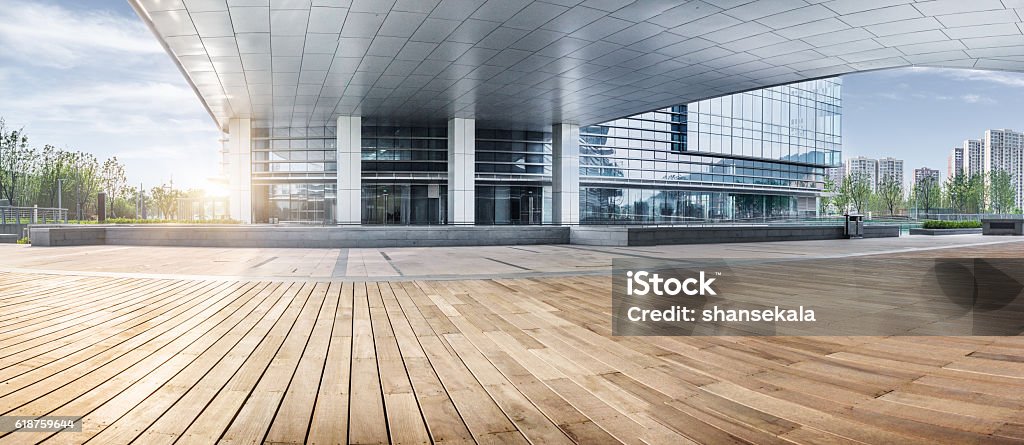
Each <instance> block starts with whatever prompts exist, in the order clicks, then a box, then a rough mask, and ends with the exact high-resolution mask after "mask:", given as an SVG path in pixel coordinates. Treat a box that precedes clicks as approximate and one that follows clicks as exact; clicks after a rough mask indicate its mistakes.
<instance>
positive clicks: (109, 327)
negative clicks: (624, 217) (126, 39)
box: [0, 249, 1024, 444]
mask: <svg viewBox="0 0 1024 445" xmlns="http://www.w3.org/2000/svg"><path fill="white" fill-rule="evenodd" d="M980 253H985V252H984V250H983V249H982V250H981V251H980ZM610 286H611V280H610V278H609V277H600V276H587V277H552V278H529V279H501V280H463V281H404V282H373V281H369V282H354V283H353V282H314V281H309V282H276V281H217V280H209V281H205V280H175V279H126V278H101V277H79V276H54V275H44V274H29V273H0V414H2V415H27V416H42V415H74V416H84V422H83V424H84V429H83V431H82V432H76V433H58V434H53V433H27V432H14V433H0V443H96V444H122V443H145V444H150V443H168V444H169V443H215V442H223V443H245V444H250V443H316V444H340V443H357V444H374V443H407V444H411V443H444V444H448V443H535V444H539V443H544V444H547V443H556V444H557V443H600V444H604V443H616V442H618V443H629V444H643V443H646V444H655V443H658V444H660V443H665V444H678V443H901V444H905V443H910V444H914V443H919V444H935V443H940V444H942V443H948V444H960V443H1022V442H1024V338H1021V337H1002V338H997V337H893V338H875V337H700V338H696V337H678V338H676V337H642V338H631V337H611V336H610V322H609V320H610V309H611V308H610V301H609V298H608V296H609V295H610Z"/></svg>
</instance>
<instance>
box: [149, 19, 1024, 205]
mask: <svg viewBox="0 0 1024 445" xmlns="http://www.w3.org/2000/svg"><path fill="white" fill-rule="evenodd" d="M129 2H130V3H131V5H132V6H133V7H134V8H135V9H136V11H137V12H138V14H139V16H140V17H141V18H142V19H143V21H144V22H145V23H146V24H147V25H148V26H150V27H151V29H152V30H153V32H154V34H155V35H156V36H157V37H158V39H159V40H160V42H161V44H162V45H164V47H165V49H166V50H167V51H168V53H169V54H170V55H171V56H172V58H173V60H174V61H175V63H177V64H178V66H179V68H180V69H181V71H182V73H183V74H184V75H185V77H186V78H187V80H188V81H189V83H190V84H191V86H192V87H193V89H194V90H195V91H196V93H197V95H198V96H199V98H200V100H201V101H202V102H203V105H204V106H205V107H206V108H207V110H208V111H209V112H210V115H211V116H212V117H213V118H214V120H215V121H216V123H217V125H218V126H219V127H220V129H221V130H222V131H223V132H224V133H226V134H227V135H228V136H227V138H228V140H227V142H226V143H225V152H226V153H227V155H226V157H227V164H228V171H229V175H228V176H229V184H230V189H231V197H232V199H231V214H232V215H233V216H234V217H235V218H237V219H240V220H242V221H245V222H263V221H270V220H272V219H277V220H280V221H300V222H302V221H306V222H318V223H331V222H338V223H342V224H359V223H401V224H417V223H448V224H468V223H481V224H487V223H494V224H504V223H509V224H513V223H520V224H528V223H537V222H548V221H550V222H551V223H556V224H576V223H579V222H580V221H581V218H583V219H585V220H587V221H594V222H598V221H644V220H650V219H655V220H666V221H675V220H679V219H680V218H691V217H705V215H706V217H708V218H712V219H719V218H721V219H729V218H746V217H748V216H753V217H756V216H757V215H761V216H771V215H790V214H798V213H799V212H801V211H806V209H809V208H812V207H813V206H811V205H810V202H811V201H813V199H814V196H815V194H816V193H817V189H819V188H820V184H821V182H822V176H823V174H824V168H826V167H834V166H837V165H838V163H839V161H840V160H839V147H840V143H841V141H840V140H839V134H840V130H839V129H840V127H839V116H840V112H841V109H840V106H841V104H840V102H839V90H840V86H839V83H838V82H836V81H834V80H828V79H829V78H831V77H834V76H837V75H840V74H843V73H849V72H855V71H863V70H874V69H882V68H891V67H902V66H912V65H919V66H954V67H963V66H970V67H973V68H979V69H985V68H999V69H1013V66H1015V64H1017V65H1022V66H1024V62H1020V61H1015V60H1007V59H1005V58H1003V57H1001V55H1003V53H1002V52H999V51H998V50H999V49H1000V48H1002V47H1004V46H1005V45H1004V44H1003V40H1005V39H1004V38H1002V37H990V36H989V35H988V34H979V33H978V32H975V31H974V29H975V28H972V27H976V26H980V25H987V24H989V23H990V22H991V17H990V16H991V15H993V14H1000V15H1007V14H1009V15H1012V16H1014V17H1016V16H1015V15H1014V11H1013V9H1012V8H1007V7H1006V6H1004V5H1002V4H999V3H997V2H923V3H916V4H914V5H908V4H891V5H890V4H885V5H880V4H875V3H874V2H861V1H854V0H836V1H832V2H826V3H812V2H803V1H796V2H787V1H782V2H773V1H754V2H736V3H732V2H727V3H728V4H726V3H719V2H712V3H707V2H685V3H677V2H636V1H631V0H611V1H594V0H587V1H577V2H545V1H532V0H526V1H515V2H512V1H505V0H403V1H398V2H394V1H390V0H389V1H375V0H353V1H348V0H315V1H310V0H299V1H274V0H245V1H217V0H186V1H177V0H174V1H170V0H129ZM904 25H906V26H904ZM921 26H927V29H924V28H922V27H921ZM965 48H970V49H971V51H966V50H964V49H965ZM988 49H993V50H994V51H989V52H986V50H988ZM809 79H825V80H809ZM780 85H789V86H780ZM739 92H744V93H740V94H736V93H739ZM730 94H734V95H733V96H729V99H710V98H720V97H723V96H728V95H730ZM726 103H728V105H727V104H726ZM684 105H685V106H684ZM650 110H658V111H650ZM691 115H692V117H691ZM627 116H631V117H627ZM684 125H685V126H686V130H685V132H684V131H683V130H682V127H683V126H684ZM673 138H678V140H675V139H673ZM620 174H621V176H619V175H620ZM680 193H683V194H680ZM680 209H682V210H680Z"/></svg>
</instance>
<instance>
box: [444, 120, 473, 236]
mask: <svg viewBox="0 0 1024 445" xmlns="http://www.w3.org/2000/svg"><path fill="white" fill-rule="evenodd" d="M475 218H476V121H475V120H473V119H463V118H458V117H457V118H453V119H451V120H449V121H448V224H473V222H474V220H475Z"/></svg>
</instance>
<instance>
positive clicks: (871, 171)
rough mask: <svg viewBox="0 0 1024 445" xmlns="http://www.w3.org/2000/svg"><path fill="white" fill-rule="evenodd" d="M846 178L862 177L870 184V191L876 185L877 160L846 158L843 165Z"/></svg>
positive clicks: (858, 157)
mask: <svg viewBox="0 0 1024 445" xmlns="http://www.w3.org/2000/svg"><path fill="white" fill-rule="evenodd" d="M843 170H844V171H845V173H846V176H863V177H865V178H867V179H868V183H869V184H871V190H874V189H875V186H877V185H878V160H877V159H872V158H868V157H865V156H857V157H853V158H846V162H845V163H844V164H843Z"/></svg>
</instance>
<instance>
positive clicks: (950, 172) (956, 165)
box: [915, 147, 964, 179]
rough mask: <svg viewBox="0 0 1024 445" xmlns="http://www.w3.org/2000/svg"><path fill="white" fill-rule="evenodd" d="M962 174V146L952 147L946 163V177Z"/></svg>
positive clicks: (950, 177)
mask: <svg viewBox="0 0 1024 445" xmlns="http://www.w3.org/2000/svg"><path fill="white" fill-rule="evenodd" d="M962 174H964V148H963V147H953V150H951V151H950V152H949V159H948V161H947V165H946V177H948V178H949V179H953V178H955V177H957V176H960V175H962ZM915 175H916V173H915Z"/></svg>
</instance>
